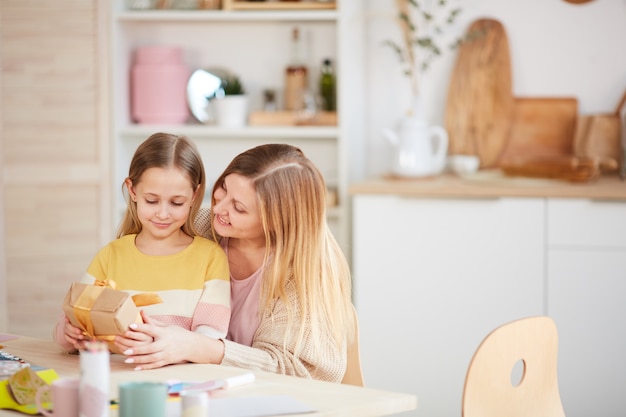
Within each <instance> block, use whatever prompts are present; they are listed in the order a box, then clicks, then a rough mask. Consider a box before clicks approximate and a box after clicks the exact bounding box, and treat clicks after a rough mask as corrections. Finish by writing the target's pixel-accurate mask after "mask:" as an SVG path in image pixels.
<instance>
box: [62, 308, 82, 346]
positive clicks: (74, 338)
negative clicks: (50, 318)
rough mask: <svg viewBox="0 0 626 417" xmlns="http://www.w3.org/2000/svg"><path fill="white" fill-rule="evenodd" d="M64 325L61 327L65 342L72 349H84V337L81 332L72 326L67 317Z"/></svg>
mask: <svg viewBox="0 0 626 417" xmlns="http://www.w3.org/2000/svg"><path fill="white" fill-rule="evenodd" d="M64 320H65V324H64V325H63V331H64V337H65V341H66V342H68V343H69V344H71V345H72V346H73V347H74V349H76V350H81V349H84V348H85V342H86V339H85V335H84V334H83V331H82V330H81V329H79V328H78V327H76V326H74V325H73V324H72V323H71V322H70V319H68V318H67V316H66V317H65V318H64Z"/></svg>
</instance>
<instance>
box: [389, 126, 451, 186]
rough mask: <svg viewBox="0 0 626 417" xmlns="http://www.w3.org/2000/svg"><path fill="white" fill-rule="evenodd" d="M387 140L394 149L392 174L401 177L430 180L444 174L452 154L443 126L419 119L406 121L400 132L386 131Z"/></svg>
mask: <svg viewBox="0 0 626 417" xmlns="http://www.w3.org/2000/svg"><path fill="white" fill-rule="evenodd" d="M382 133H383V135H384V136H385V138H386V139H387V140H388V141H389V142H390V143H391V144H392V145H393V146H394V148H395V154H394V160H393V167H392V171H393V173H394V174H395V175H398V176H401V177H426V176H430V175H436V174H438V173H440V172H441V171H442V170H443V168H444V166H445V162H446V153H447V152H448V133H447V132H446V130H445V129H444V128H443V127H441V126H428V125H427V123H426V122H425V121H424V120H423V119H421V118H417V117H406V118H404V119H402V121H401V122H400V126H399V127H398V132H397V133H396V132H395V131H394V130H392V129H383V131H382Z"/></svg>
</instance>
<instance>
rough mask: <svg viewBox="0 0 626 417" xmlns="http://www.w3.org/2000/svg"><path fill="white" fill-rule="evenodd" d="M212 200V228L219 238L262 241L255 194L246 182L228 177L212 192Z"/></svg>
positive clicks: (240, 178) (262, 235)
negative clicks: (213, 214)
mask: <svg viewBox="0 0 626 417" xmlns="http://www.w3.org/2000/svg"><path fill="white" fill-rule="evenodd" d="M213 198H215V205H214V206H213V213H215V217H214V218H213V228H214V229H215V231H216V232H217V233H218V234H219V235H220V236H224V237H230V238H236V239H263V240H264V239H265V236H264V234H263V225H262V224H261V215H260V213H259V207H258V205H257V195H256V191H255V190H254V187H253V186H252V181H251V180H250V179H249V178H247V177H244V176H243V175H239V174H230V175H228V176H227V177H226V178H225V179H224V184H223V186H222V187H219V188H216V189H215V192H214V193H213Z"/></svg>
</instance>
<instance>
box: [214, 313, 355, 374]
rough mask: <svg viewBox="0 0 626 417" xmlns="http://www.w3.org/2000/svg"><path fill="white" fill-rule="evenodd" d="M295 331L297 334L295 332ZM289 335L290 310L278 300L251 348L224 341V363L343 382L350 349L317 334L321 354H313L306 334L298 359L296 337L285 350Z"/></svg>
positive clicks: (312, 347)
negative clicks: (295, 351)
mask: <svg viewBox="0 0 626 417" xmlns="http://www.w3.org/2000/svg"><path fill="white" fill-rule="evenodd" d="M294 331H297V329H295V330H294ZM286 334H287V309H286V307H285V305H284V303H283V302H282V301H277V302H276V303H275V305H274V308H273V310H272V311H271V312H267V313H266V314H264V315H263V317H262V318H261V322H260V324H259V328H258V330H257V332H256V334H255V336H254V339H253V341H252V346H251V347H250V346H245V345H241V344H239V343H235V342H232V341H229V340H225V341H224V344H225V348H224V359H223V360H222V364H224V365H230V366H238V367H241V368H249V369H258V370H262V371H268V372H275V373H280V374H286V375H294V376H299V377H304V378H313V379H320V380H324V381H331V382H341V380H342V378H343V375H344V373H345V370H346V365H347V349H346V348H345V347H344V348H341V349H340V348H337V347H336V346H334V345H333V344H332V343H330V342H329V341H330V340H332V339H331V337H330V335H317V340H318V341H319V349H320V351H319V352H317V353H316V352H314V339H313V337H312V335H311V334H310V332H305V335H304V339H303V341H302V345H301V349H300V354H299V357H296V356H295V355H294V353H293V352H294V347H295V343H296V334H293V335H292V337H290V338H289V340H288V343H287V349H286V351H283V341H284V338H285V335H286Z"/></svg>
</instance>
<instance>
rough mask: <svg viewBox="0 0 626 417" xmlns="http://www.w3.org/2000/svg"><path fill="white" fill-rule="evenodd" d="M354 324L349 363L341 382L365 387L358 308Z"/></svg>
mask: <svg viewBox="0 0 626 417" xmlns="http://www.w3.org/2000/svg"><path fill="white" fill-rule="evenodd" d="M353 307H354V306H353ZM354 326H355V328H354V340H353V341H352V343H350V344H349V345H348V365H347V367H346V373H345V374H344V375H343V379H342V380H341V383H342V384H349V385H357V386H359V387H364V386H365V381H364V380H363V371H362V369H361V352H360V351H359V316H358V315H357V314H356V309H355V310H354Z"/></svg>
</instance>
